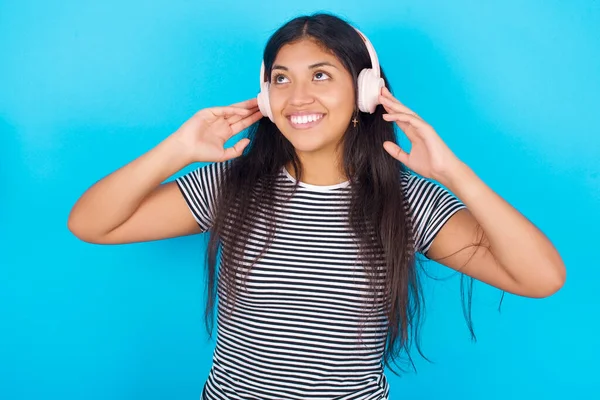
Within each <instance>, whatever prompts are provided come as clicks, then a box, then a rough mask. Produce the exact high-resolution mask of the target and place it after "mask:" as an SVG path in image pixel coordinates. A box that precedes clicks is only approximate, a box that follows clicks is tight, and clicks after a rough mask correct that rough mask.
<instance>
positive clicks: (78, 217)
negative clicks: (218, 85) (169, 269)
mask: <svg viewBox="0 0 600 400" xmlns="http://www.w3.org/2000/svg"><path fill="white" fill-rule="evenodd" d="M261 117H262V115H261V114H260V112H259V111H258V108H257V105H256V100H255V99H251V100H247V101H244V102H241V103H237V104H233V105H231V106H228V107H214V108H207V109H204V110H201V111H199V112H197V113H196V114H194V115H193V116H192V117H191V118H190V119H189V120H188V121H186V122H185V123H184V124H183V125H182V126H181V127H180V128H179V129H178V130H177V131H176V132H175V133H173V134H172V135H170V136H168V137H167V138H166V139H164V140H163V141H162V142H160V143H159V144H158V145H157V146H156V147H154V148H153V149H151V150H150V151H148V152H147V153H145V154H143V155H142V156H140V157H139V158H137V159H135V160H133V161H131V162H130V163H128V164H127V165H125V166H123V167H121V168H119V169H118V170H116V171H114V172H113V173H111V174H109V175H108V176H106V177H105V178H103V179H101V180H100V181H98V182H96V183H95V184H94V185H93V186H91V187H90V188H89V189H88V190H86V191H85V193H83V195H82V196H81V197H80V198H79V199H78V200H77V202H76V203H75V205H74V206H73V208H72V210H71V212H70V215H69V218H68V228H69V230H70V231H71V232H72V233H73V234H74V235H75V236H77V237H78V238H79V239H81V240H83V241H86V242H89V243H98V244H121V243H133V242H142V241H150V240H159V239H166V238H172V237H177V236H183V235H189V234H194V233H198V232H200V228H199V226H198V224H197V223H196V221H195V219H194V218H193V215H192V213H191V212H190V210H189V208H188V206H187V204H186V201H185V199H184V197H183V196H182V194H181V192H180V190H179V188H178V187H177V184H176V183H175V182H168V183H164V182H165V181H166V180H167V179H168V178H169V177H171V176H172V175H173V174H175V173H176V172H178V171H180V170H181V169H182V168H184V167H186V166H187V165H189V164H191V163H194V162H222V161H227V160H230V159H232V158H235V157H238V156H240V155H241V154H242V152H243V150H244V148H245V147H246V146H247V145H248V139H242V140H240V141H238V142H237V143H236V144H235V146H233V147H230V148H227V149H226V148H225V147H224V145H225V142H226V141H227V140H229V139H230V138H231V137H232V136H234V135H236V134H238V133H239V132H241V131H242V130H243V129H245V128H247V127H249V126H250V125H252V124H253V123H255V122H256V121H258V120H259V119H260V118H261Z"/></svg>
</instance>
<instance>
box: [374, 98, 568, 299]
mask: <svg viewBox="0 0 600 400" xmlns="http://www.w3.org/2000/svg"><path fill="white" fill-rule="evenodd" d="M380 99H381V103H382V104H383V106H384V108H385V109H386V111H387V112H388V114H384V116H383V118H384V119H385V120H387V121H394V122H396V123H397V124H398V126H399V127H400V128H401V129H402V131H403V132H404V133H405V134H406V136H407V137H408V139H409V140H410V141H411V143H412V149H411V151H410V153H406V152H405V151H404V150H402V149H401V148H400V147H399V146H398V145H397V144H395V143H392V142H385V143H384V144H383V147H384V149H385V150H386V151H387V152H388V153H389V154H390V155H391V156H392V157H394V158H396V159H397V160H398V161H400V162H402V163H403V164H405V165H406V166H408V167H409V168H410V169H412V170H413V171H415V172H416V173H418V174H420V175H422V176H424V177H426V178H431V179H434V180H436V181H438V182H440V183H441V184H442V185H444V186H446V187H447V188H448V189H449V191H451V192H452V193H454V194H455V195H456V196H457V197H458V199H460V200H461V201H462V202H463V203H464V204H465V205H466V209H461V210H458V211H457V212H456V213H454V214H453V215H452V216H451V217H450V218H448V219H447V220H446V223H445V224H444V225H443V227H442V228H441V229H440V230H439V232H438V233H437V235H436V237H435V239H434V240H433V242H432V243H431V245H430V247H429V248H428V252H426V254H427V256H428V257H430V258H431V259H434V260H436V261H438V262H439V263H440V264H443V265H446V266H448V267H450V268H453V269H455V270H458V271H460V272H462V273H464V274H466V275H469V276H471V277H473V278H475V279H478V280H480V281H483V282H486V283H488V284H490V285H492V286H495V287H497V288H499V289H501V290H504V291H507V292H510V293H513V294H517V295H521V296H526V297H547V296H550V295H552V294H553V293H555V292H556V291H558V290H559V289H560V288H561V287H562V286H563V284H564V282H565V277H566V271H565V266H564V263H563V261H562V259H561V257H560V255H559V254H558V251H557V250H556V249H555V248H554V246H553V245H552V243H551V242H550V241H549V240H548V238H547V237H546V236H545V235H544V234H543V233H542V232H541V231H540V230H539V229H538V228H537V227H536V226H534V225H533V224H532V223H531V222H530V221H528V220H527V219H526V218H525V217H524V216H523V215H521V214H520V213H519V212H518V211H517V210H516V209H515V208H514V207H512V206H511V205H510V204H508V203H507V202H506V201H505V200H504V199H502V198H501V197H500V196H498V195H497V194H496V193H494V192H493V191H492V190H491V189H490V188H489V187H488V186H487V185H486V184H485V183H484V182H482V181H481V179H479V178H478V177H477V176H476V175H475V173H474V172H473V171H471V170H470V169H469V168H468V167H467V166H466V165H465V164H464V163H462V162H461V161H460V160H459V159H458V158H457V157H456V156H455V155H454V154H453V153H452V151H450V149H449V148H448V147H447V146H446V145H445V143H444V142H443V141H442V140H441V138H440V137H439V136H438V135H437V133H436V132H435V130H434V129H433V128H432V127H431V126H430V125H429V124H427V122H425V121H424V120H423V119H421V118H420V117H419V116H418V115H417V114H415V113H414V112H413V111H411V110H410V109H408V108H407V107H406V106H405V105H403V104H402V103H400V102H399V101H398V100H397V99H395V98H394V97H393V96H392V94H391V93H390V92H389V91H387V90H386V89H383V92H382V95H381V97H380ZM433 215H434V217H433V218H435V213H434V214H433ZM432 222H433V223H437V222H439V221H435V220H434V221H432ZM437 226H438V227H439V223H438V224H437ZM477 243H480V245H479V246H473V245H474V244H477Z"/></svg>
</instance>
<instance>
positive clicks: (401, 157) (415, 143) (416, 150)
mask: <svg viewBox="0 0 600 400" xmlns="http://www.w3.org/2000/svg"><path fill="white" fill-rule="evenodd" d="M379 100H380V102H381V104H382V105H383V107H384V108H385V110H386V111H387V114H383V119H385V120H386V121H390V122H392V121H393V122H396V124H397V125H398V126H399V127H400V129H402V131H403V132H404V133H405V134H406V136H407V137H408V140H410V142H411V147H412V148H411V150H410V153H407V152H405V151H404V150H402V149H401V148H400V147H399V146H398V145H397V144H395V143H393V142H390V141H386V142H384V143H383V148H384V149H385V150H386V151H387V152H388V153H389V154H390V155H391V156H392V157H394V158H395V159H397V160H398V161H400V162H401V163H403V164H404V165H406V166H407V167H408V168H410V169H411V170H413V171H415V172H416V173H417V174H419V175H421V176H424V177H426V178H431V179H434V180H436V181H439V182H440V183H442V184H445V183H444V181H447V180H448V179H449V178H450V175H451V173H452V172H453V171H454V169H455V168H457V167H458V166H459V165H460V164H461V161H460V160H459V159H458V158H457V157H456V156H455V155H454V153H453V152H452V151H451V150H450V149H449V148H448V146H446V144H445V143H444V141H443V140H442V139H441V138H440V137H439V135H438V134H437V133H436V131H435V130H434V129H433V128H432V127H431V126H430V125H429V124H428V123H427V122H425V121H424V120H423V119H422V118H421V117H419V116H418V115H417V114H416V113H415V112H414V111H411V110H410V109H409V108H408V107H406V106H405V105H404V104H402V103H400V101H398V100H397V99H396V98H394V96H392V94H391V93H390V91H389V90H388V89H387V88H385V87H384V88H383V89H382V92H381V94H380V96H379Z"/></svg>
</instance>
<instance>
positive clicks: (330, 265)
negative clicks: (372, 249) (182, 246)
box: [177, 163, 465, 400]
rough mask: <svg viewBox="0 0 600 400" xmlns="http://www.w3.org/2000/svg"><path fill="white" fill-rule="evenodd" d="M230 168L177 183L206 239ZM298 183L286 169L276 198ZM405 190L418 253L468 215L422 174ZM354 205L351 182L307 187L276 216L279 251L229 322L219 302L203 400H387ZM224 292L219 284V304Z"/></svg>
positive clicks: (219, 166) (258, 243)
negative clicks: (352, 217) (459, 214)
mask: <svg viewBox="0 0 600 400" xmlns="http://www.w3.org/2000/svg"><path fill="white" fill-rule="evenodd" d="M224 165H225V164H224V163H214V164H210V165H207V166H204V167H201V168H198V169H196V170H194V171H192V172H189V173H187V174H185V175H183V176H181V177H179V178H178V179H177V183H178V184H179V188H180V189H181V192H182V193H183V195H184V197H185V200H186V201H187V203H188V206H189V208H190V210H191V212H192V214H193V216H194V218H195V219H196V221H197V223H198V225H199V226H200V228H201V229H202V231H203V232H206V231H207V230H208V229H209V228H210V227H211V220H212V218H213V215H214V211H215V208H214V202H215V194H216V185H217V184H218V181H220V177H221V176H223V174H224ZM294 184H295V179H294V178H293V177H292V176H291V175H290V174H289V173H288V171H287V170H286V169H285V168H282V170H281V173H280V174H279V176H278V179H277V180H276V189H277V192H278V193H279V192H280V191H281V193H285V194H288V193H291V191H292V189H293V187H294ZM400 184H402V186H403V189H404V190H405V192H404V193H405V197H406V199H407V203H408V209H409V217H410V221H411V223H412V231H413V235H414V237H413V239H414V243H415V250H416V251H417V252H420V253H423V254H424V253H426V251H427V250H428V249H429V246H430V245H431V243H432V241H433V239H434V237H435V235H436V234H437V232H438V231H439V229H440V228H441V227H442V226H443V224H444V223H445V222H446V221H447V220H448V219H449V218H450V217H451V216H452V215H453V214H454V213H455V212H456V211H458V210H459V209H461V208H464V207H465V206H464V205H463V204H462V203H461V202H460V200H458V199H457V198H456V197H455V196H453V195H452V194H451V193H450V192H448V191H447V190H446V189H444V188H443V187H442V186H439V185H437V184H436V183H434V182H431V181H429V180H426V179H423V178H421V177H419V176H418V175H414V174H412V173H409V172H404V173H403V174H402V179H401V182H400ZM349 199H350V186H349V183H348V182H346V183H341V184H337V185H332V186H314V185H310V184H306V183H303V182H301V183H300V186H299V188H298V190H297V191H296V193H295V194H294V195H293V196H292V197H291V198H290V199H289V202H287V203H286V204H285V205H284V208H283V209H281V210H278V212H277V215H278V217H277V220H276V226H277V230H276V233H275V236H274V238H273V241H272V244H271V246H270V247H269V250H268V251H267V252H266V253H265V254H264V256H263V257H262V258H261V259H260V260H259V261H258V262H257V263H256V264H255V265H254V267H253V268H252V270H251V272H250V274H249V275H248V278H247V281H246V285H247V286H246V288H247V290H245V291H240V292H239V294H238V297H237V298H236V305H235V308H234V312H233V314H232V315H231V316H229V317H228V318H223V312H224V310H223V309H222V306H221V302H218V303H217V304H218V306H217V342H216V348H215V351H214V354H213V364H212V368H211V370H210V373H209V375H208V378H207V380H206V383H205V385H204V390H203V392H202V399H210V400H212V399H223V400H224V399H236V400H237V399H240V400H241V399H244V400H247V399H261V400H262V399H273V400H283V399H315V400H316V399H323V400H325V399H336V400H359V399H360V400H367V399H368V400H376V399H377V400H384V399H388V393H389V386H388V382H387V380H386V377H385V373H384V369H383V365H382V356H383V350H384V345H385V339H386V336H385V330H384V329H383V328H385V316H384V315H383V314H382V313H381V312H380V313H372V312H370V314H369V316H368V319H367V320H366V321H365V315H364V314H363V312H364V309H363V308H361V306H360V302H359V301H358V300H359V299H361V298H363V296H362V294H364V291H365V290H366V289H367V288H368V286H367V282H368V281H367V279H368V277H367V276H366V274H365V273H364V272H363V270H362V269H361V268H359V267H358V268H357V263H356V259H357V255H358V247H357V244H356V242H355V241H354V240H353V238H352V235H351V233H350V232H349V231H348V228H347V226H348V224H347V218H346V215H347V205H348V204H349V203H348V201H349ZM266 237H267V236H266V231H264V230H261V229H260V227H258V228H257V229H255V230H254V231H253V233H252V235H251V239H252V240H251V242H250V243H249V248H248V249H249V250H250V252H252V251H254V252H252V253H251V255H253V256H256V255H257V254H258V253H259V252H260V250H261V249H262V248H263V247H262V245H263V244H264V243H265V241H266ZM222 289H223V288H222V287H221V285H220V283H219V286H218V293H219V295H220V294H221V293H222ZM380 310H383V307H380ZM359 336H360V337H359Z"/></svg>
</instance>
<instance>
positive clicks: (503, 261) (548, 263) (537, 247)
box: [440, 163, 565, 287]
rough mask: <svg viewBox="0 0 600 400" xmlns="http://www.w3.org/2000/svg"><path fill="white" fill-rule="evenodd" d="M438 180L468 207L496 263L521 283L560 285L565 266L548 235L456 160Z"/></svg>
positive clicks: (531, 285) (563, 276) (540, 285)
mask: <svg viewBox="0 0 600 400" xmlns="http://www.w3.org/2000/svg"><path fill="white" fill-rule="evenodd" d="M440 183H442V184H443V185H445V186H447V187H448V189H449V190H450V191H452V192H453V193H454V194H455V195H456V196H457V197H458V198H459V199H460V200H461V201H462V202H463V203H464V204H465V205H466V206H467V208H468V209H469V211H470V212H471V214H472V215H473V217H474V218H475V219H476V220H477V222H478V223H479V225H480V226H481V228H482V230H483V232H484V233H485V238H486V240H487V241H488V243H489V247H490V251H491V252H492V254H493V255H494V257H495V259H496V260H497V261H498V263H499V264H500V266H501V267H502V268H504V269H505V270H506V272H507V273H508V274H509V275H510V276H511V277H512V278H513V280H514V281H515V282H517V283H518V284H520V285H523V286H524V287H555V286H560V285H562V282H563V281H564V279H565V268H564V264H563V262H562V259H561V257H560V255H559V254H558V252H557V250H556V249H555V247H554V246H553V245H552V243H551V242H550V241H549V240H548V238H547V237H546V236H545V235H544V234H543V233H542V232H541V231H540V230H539V229H538V228H537V227H536V226H535V225H534V224H532V223H531V222H530V221H529V220H527V218H525V217H524V216H523V215H522V214H521V213H519V212H518V211H517V210H516V209H515V208H514V207H512V206H511V205H510V204H509V203H508V202H506V201H505V200H504V199H503V198H501V197H500V196H499V195H497V194H496V193H495V192H494V191H493V190H492V189H491V188H490V187H488V186H487V185H486V184H485V183H484V182H483V181H482V180H481V179H480V178H479V177H478V176H477V175H476V174H475V173H474V172H473V171H472V170H471V169H470V168H469V167H468V166H466V165H465V164H462V163H461V164H460V165H459V166H457V167H456V168H454V169H453V172H452V173H451V176H448V177H446V178H445V179H443V180H442V181H441V182H440Z"/></svg>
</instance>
